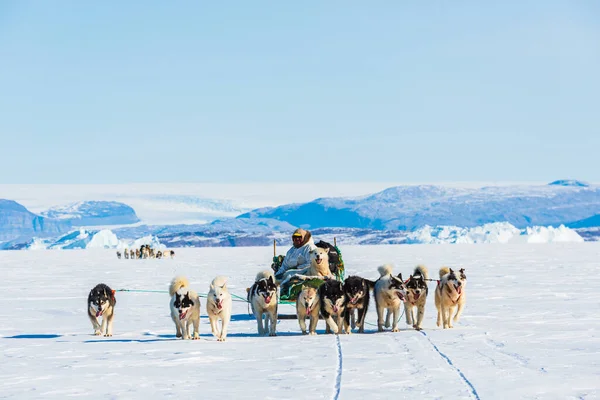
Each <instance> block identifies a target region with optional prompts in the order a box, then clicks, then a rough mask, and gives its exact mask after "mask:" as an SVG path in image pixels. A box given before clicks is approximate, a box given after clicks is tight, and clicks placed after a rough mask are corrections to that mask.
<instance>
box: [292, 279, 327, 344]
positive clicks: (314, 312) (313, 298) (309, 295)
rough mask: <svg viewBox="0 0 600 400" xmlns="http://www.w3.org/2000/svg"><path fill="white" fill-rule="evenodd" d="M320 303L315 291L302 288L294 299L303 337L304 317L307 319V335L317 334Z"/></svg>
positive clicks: (304, 331) (311, 288)
mask: <svg viewBox="0 0 600 400" xmlns="http://www.w3.org/2000/svg"><path fill="white" fill-rule="evenodd" d="M320 309H321V302H320V301H319V293H318V292H317V289H315V288H313V287H310V286H304V287H303V288H302V291H301V292H300V294H299V295H298V299H296V314H297V315H298V324H299V325H300V330H301V331H302V334H303V335H306V334H307V332H306V322H305V321H304V320H305V319H306V317H308V318H309V321H310V322H309V327H308V334H309V335H316V334H317V323H318V322H319V312H320Z"/></svg>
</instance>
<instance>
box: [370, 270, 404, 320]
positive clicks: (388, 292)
mask: <svg viewBox="0 0 600 400" xmlns="http://www.w3.org/2000/svg"><path fill="white" fill-rule="evenodd" d="M377 270H378V271H379V275H380V277H379V279H377V281H376V282H375V290H374V295H375V306H376V307H377V330H378V331H379V332H383V326H384V322H383V312H384V311H386V310H387V315H386V317H385V327H386V328H389V327H390V316H392V314H393V321H392V332H399V331H400V330H399V329H398V318H399V316H400V305H401V304H402V303H403V302H404V300H405V299H406V286H404V281H403V280H402V274H401V273H400V274H398V276H394V275H393V274H392V266H391V265H387V264H386V265H382V266H380V267H379V268H378V269H377Z"/></svg>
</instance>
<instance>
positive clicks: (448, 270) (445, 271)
mask: <svg viewBox="0 0 600 400" xmlns="http://www.w3.org/2000/svg"><path fill="white" fill-rule="evenodd" d="M449 273H450V268H448V267H442V268H440V279H442V277H443V276H444V275H446V274H449Z"/></svg>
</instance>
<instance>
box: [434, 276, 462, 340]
mask: <svg viewBox="0 0 600 400" xmlns="http://www.w3.org/2000/svg"><path fill="white" fill-rule="evenodd" d="M466 285H467V276H466V275H465V269H464V268H461V269H460V270H459V271H458V272H455V271H454V270H452V268H448V267H442V268H440V280H439V282H438V284H437V286H436V288H435V308H437V326H442V324H443V328H444V329H446V328H452V320H454V322H458V320H459V318H460V315H461V314H462V310H463V307H464V306H465V303H466V301H467V296H466V294H465V289H466ZM454 310H456V314H454ZM452 314H454V318H452Z"/></svg>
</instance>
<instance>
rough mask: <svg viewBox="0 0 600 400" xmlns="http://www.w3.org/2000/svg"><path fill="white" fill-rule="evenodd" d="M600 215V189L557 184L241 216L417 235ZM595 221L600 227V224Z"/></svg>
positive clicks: (430, 192)
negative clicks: (426, 230) (430, 229)
mask: <svg viewBox="0 0 600 400" xmlns="http://www.w3.org/2000/svg"><path fill="white" fill-rule="evenodd" d="M597 214H600V186H597V185H596V186H592V185H587V184H585V183H583V182H579V181H555V182H552V183H551V184H548V185H538V186H530V185H528V186H525V185H522V186H486V187H481V188H459V187H449V186H435V185H418V186H397V187H392V188H389V189H386V190H383V191H381V192H378V193H375V194H372V195H368V196H362V197H354V198H319V199H316V200H313V201H311V202H308V203H299V204H288V205H283V206H280V207H275V208H262V209H257V210H254V211H251V212H249V213H246V214H242V215H240V216H239V218H271V219H278V220H281V221H286V222H289V223H290V224H292V225H295V226H301V227H306V228H310V229H315V228H323V227H347V228H368V229H382V230H408V231H412V230H415V229H419V228H421V227H424V226H426V225H429V226H441V225H451V226H460V227H466V228H468V227H475V226H480V225H483V224H487V223H493V222H502V221H505V222H508V223H510V224H512V225H514V226H516V227H518V228H524V227H527V226H533V225H542V226H546V225H551V226H559V225H561V224H568V223H571V222H575V221H580V220H585V219H586V218H590V217H592V216H594V215H597ZM589 221H593V223H597V219H596V220H589Z"/></svg>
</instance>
